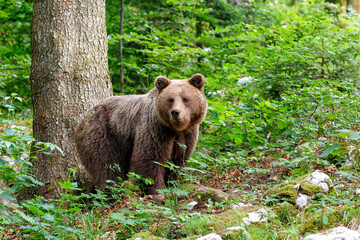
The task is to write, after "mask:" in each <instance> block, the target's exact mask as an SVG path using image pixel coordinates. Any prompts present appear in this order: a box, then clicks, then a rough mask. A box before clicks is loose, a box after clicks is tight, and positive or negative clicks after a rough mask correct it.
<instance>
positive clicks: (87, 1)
mask: <svg viewBox="0 0 360 240" xmlns="http://www.w3.org/2000/svg"><path fill="white" fill-rule="evenodd" d="M107 49H108V42H107V34H106V25H105V0H97V1H93V0H82V1H81V0H72V1H65V0H34V11H33V18H32V27H31V55H32V59H31V72H30V84H31V92H32V101H33V109H34V120H33V134H34V138H35V141H36V142H50V143H53V144H55V145H57V146H59V147H60V148H61V149H62V150H63V152H64V155H61V154H60V153H59V152H58V151H54V152H53V154H52V155H45V154H42V153H40V152H36V153H34V155H35V156H36V159H34V160H33V165H34V168H35V176H36V178H37V180H39V181H41V182H42V183H44V186H42V187H40V188H38V189H37V191H36V193H37V194H40V195H44V196H47V197H54V196H57V195H58V194H59V193H60V191H61V189H60V188H59V186H58V184H57V182H59V181H66V180H67V179H68V175H69V168H75V169H78V170H77V171H78V173H79V174H80V176H81V177H84V174H85V173H84V170H83V168H82V167H81V164H80V162H79V159H78V157H77V156H76V154H75V144H74V138H73V135H74V131H75V128H76V126H77V124H78V123H79V121H80V120H81V118H83V117H84V115H85V114H86V112H87V111H88V110H89V109H90V108H91V107H92V106H93V105H95V104H96V103H97V102H98V101H99V100H100V99H103V98H106V97H109V96H111V95H112V86H111V81H110V77H109V71H108V60H107Z"/></svg>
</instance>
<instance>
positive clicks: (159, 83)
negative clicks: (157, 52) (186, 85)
mask: <svg viewBox="0 0 360 240" xmlns="http://www.w3.org/2000/svg"><path fill="white" fill-rule="evenodd" d="M170 82H171V80H170V79H168V78H166V77H164V76H158V77H157V78H156V79H155V86H156V88H157V89H159V90H163V89H164V88H166V87H167V86H169V84H170Z"/></svg>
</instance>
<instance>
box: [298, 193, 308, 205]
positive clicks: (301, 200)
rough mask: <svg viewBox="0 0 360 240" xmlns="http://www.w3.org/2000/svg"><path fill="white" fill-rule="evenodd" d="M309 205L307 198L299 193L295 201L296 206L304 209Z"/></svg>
mask: <svg viewBox="0 0 360 240" xmlns="http://www.w3.org/2000/svg"><path fill="white" fill-rule="evenodd" d="M308 203H309V196H307V195H305V194H302V193H299V195H298V198H297V199H296V205H297V206H299V207H300V208H303V207H305V206H306V205H307V204H308Z"/></svg>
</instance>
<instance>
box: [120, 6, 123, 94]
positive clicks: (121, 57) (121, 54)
mask: <svg viewBox="0 0 360 240" xmlns="http://www.w3.org/2000/svg"><path fill="white" fill-rule="evenodd" d="M123 25H124V0H121V9H120V30H119V34H120V37H122V35H123ZM119 58H120V87H121V93H124V66H123V40H122V38H120V40H119Z"/></svg>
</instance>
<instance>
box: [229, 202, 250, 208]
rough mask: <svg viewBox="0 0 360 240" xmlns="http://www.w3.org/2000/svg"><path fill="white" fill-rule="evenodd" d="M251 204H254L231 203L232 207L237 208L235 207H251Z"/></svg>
mask: <svg viewBox="0 0 360 240" xmlns="http://www.w3.org/2000/svg"><path fill="white" fill-rule="evenodd" d="M250 206H252V205H251V204H245V203H237V204H233V205H231V208H232V209H235V208H242V207H250Z"/></svg>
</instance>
